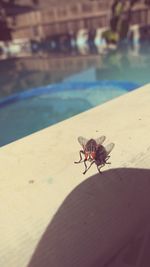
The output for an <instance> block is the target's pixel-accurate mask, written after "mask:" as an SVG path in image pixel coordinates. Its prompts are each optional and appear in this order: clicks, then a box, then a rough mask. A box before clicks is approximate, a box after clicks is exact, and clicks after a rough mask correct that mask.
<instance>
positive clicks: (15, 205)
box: [0, 85, 150, 267]
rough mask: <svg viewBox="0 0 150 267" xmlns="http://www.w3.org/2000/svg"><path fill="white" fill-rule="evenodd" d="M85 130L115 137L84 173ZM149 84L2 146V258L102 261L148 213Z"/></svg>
mask: <svg viewBox="0 0 150 267" xmlns="http://www.w3.org/2000/svg"><path fill="white" fill-rule="evenodd" d="M79 135H82V136H85V137H87V138H90V137H98V136H100V135H106V137H107V139H106V141H105V144H107V143H108V142H114V143H115V148H114V150H113V151H112V153H111V163H112V164H111V165H107V166H106V167H105V168H104V169H103V170H104V172H103V174H102V175H100V174H97V169H96V166H94V165H93V166H92V167H91V169H90V170H89V171H88V172H87V174H86V175H85V176H84V175H83V174H82V172H83V170H84V166H83V165H82V164H78V165H75V164H74V163H73V162H74V161H75V160H78V159H79V154H78V151H79V150H80V145H79V144H78V142H77V137H78V136H79ZM149 202H150V85H147V86H144V87H143V88H140V89H138V90H135V91H133V92H131V93H128V94H126V95H124V96H121V97H118V98H116V99H115V100H112V101H109V102H107V103H105V104H103V105H101V106H99V107H96V108H93V109H91V110H89V111H87V112H84V113H82V114H80V115H77V116H75V117H73V118H71V119H68V120H65V121H64V122H61V123H58V124H56V125H54V126H51V127H49V128H46V129H44V130H42V131H39V132H37V133H35V134H32V135H30V136H28V137H26V138H23V139H20V140H18V141H17V142H14V143H11V144H9V145H7V146H5V147H2V148H1V149H0V226H1V227H0V239H1V240H0V255H1V257H0V266H2V267H8V266H9V267H27V266H28V267H48V266H51V267H84V266H85V267H97V266H103V263H105V262H107V261H108V259H109V258H110V257H111V256H113V255H114V253H116V252H117V251H118V249H119V248H120V247H121V246H123V245H125V244H126V243H127V242H128V241H129V239H130V238H131V236H133V235H134V234H135V233H136V232H137V231H139V229H141V230H142V228H143V227H145V221H146V222H148V219H149V217H150V209H149Z"/></svg>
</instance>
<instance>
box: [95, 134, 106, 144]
mask: <svg viewBox="0 0 150 267" xmlns="http://www.w3.org/2000/svg"><path fill="white" fill-rule="evenodd" d="M105 139H106V136H104V135H102V136H101V137H99V138H97V139H95V141H96V144H97V145H101V144H102V143H103V142H104V141H105Z"/></svg>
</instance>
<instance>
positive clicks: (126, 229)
mask: <svg viewBox="0 0 150 267" xmlns="http://www.w3.org/2000/svg"><path fill="white" fill-rule="evenodd" d="M149 201H150V170H149V169H138V168H133V169H132V168H117V169H112V170H108V171H104V172H103V174H102V175H100V174H96V175H94V176H92V177H90V178H88V179H87V180H85V181H83V182H82V183H81V184H80V185H78V186H77V187H76V188H75V189H74V190H73V191H72V192H71V193H70V194H69V195H68V196H67V197H66V199H65V201H64V202H63V203H62V205H61V206H60V208H59V210H58V211H57V213H56V214H55V216H54V217H53V219H52V221H51V222H50V224H49V226H48V227H47V229H46V231H45V233H44V234H43V236H42V238H41V240H40V242H39V244H38V246H37V248H36V250H35V252H34V254H33V256H32V259H31V261H30V263H29V265H28V267H41V266H42V267H48V266H53V267H70V266H72V267H76V266H78V267H100V266H103V265H104V264H106V263H107V262H108V261H109V263H110V259H111V258H112V257H113V256H115V254H116V253H118V252H119V251H120V249H121V248H123V247H124V246H125V245H127V244H128V242H129V241H130V240H131V239H132V238H134V236H136V235H137V234H138V233H139V232H141V231H143V230H144V229H145V227H146V225H147V224H148V223H149V220H150V210H149Z"/></svg>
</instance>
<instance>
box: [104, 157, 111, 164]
mask: <svg viewBox="0 0 150 267" xmlns="http://www.w3.org/2000/svg"><path fill="white" fill-rule="evenodd" d="M109 158H110V156H107V158H106V159H105V164H111V162H107V160H108V159H109Z"/></svg>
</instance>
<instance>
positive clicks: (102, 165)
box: [97, 163, 105, 174]
mask: <svg viewBox="0 0 150 267" xmlns="http://www.w3.org/2000/svg"><path fill="white" fill-rule="evenodd" d="M104 166H105V163H103V164H101V166H100V167H98V165H97V169H98V171H99V173H101V174H102V172H101V168H103V167H104Z"/></svg>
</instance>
